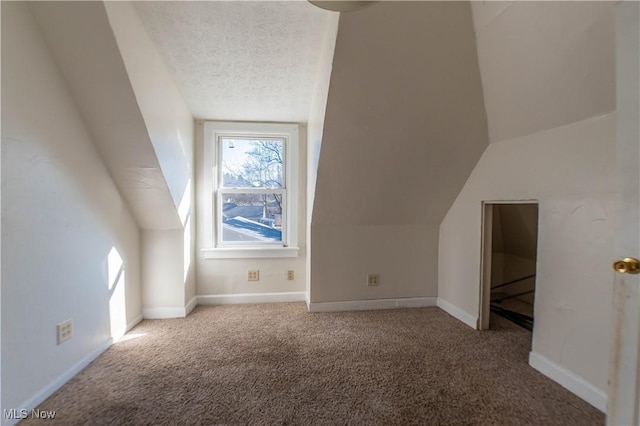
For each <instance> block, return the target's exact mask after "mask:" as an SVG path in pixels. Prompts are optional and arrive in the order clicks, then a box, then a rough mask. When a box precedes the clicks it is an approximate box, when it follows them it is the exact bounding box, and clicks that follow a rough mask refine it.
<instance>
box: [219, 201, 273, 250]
mask: <svg viewBox="0 0 640 426" xmlns="http://www.w3.org/2000/svg"><path fill="white" fill-rule="evenodd" d="M283 197H284V195H283V194H266V193H265V194H224V193H223V194H222V200H223V204H222V241H223V242H231V241H255V242H282V208H283V204H282V202H283Z"/></svg>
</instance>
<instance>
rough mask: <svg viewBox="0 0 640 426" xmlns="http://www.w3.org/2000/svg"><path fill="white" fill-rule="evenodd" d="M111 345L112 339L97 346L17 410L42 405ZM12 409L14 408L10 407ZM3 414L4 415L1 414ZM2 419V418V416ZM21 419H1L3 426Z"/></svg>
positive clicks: (29, 410) (28, 409)
mask: <svg viewBox="0 0 640 426" xmlns="http://www.w3.org/2000/svg"><path fill="white" fill-rule="evenodd" d="M112 343H113V340H112V339H108V340H106V341H105V342H104V343H102V344H101V345H100V346H98V347H97V348H96V349H95V350H94V351H93V352H91V353H90V354H89V355H87V356H86V357H84V358H83V359H81V360H80V361H79V362H78V363H76V364H75V365H74V366H73V367H71V368H70V369H69V370H68V371H67V372H66V373H64V374H62V375H61V376H60V377H58V378H57V379H55V380H54V381H53V382H51V383H49V384H48V385H47V386H45V387H44V388H42V389H40V391H38V392H37V393H36V394H35V395H34V396H33V397H31V398H30V399H29V400H28V401H25V402H24V403H23V404H21V405H20V406H18V407H15V408H17V409H24V410H27V411H28V412H31V410H33V409H34V408H36V407H37V406H38V405H40V404H42V403H43V402H44V400H45V399H47V398H49V397H50V396H51V395H52V394H53V393H54V392H55V391H57V390H58V389H60V388H61V387H62V386H63V385H64V384H65V383H67V382H68V381H69V380H71V379H72V378H73V377H74V376H75V375H76V374H78V373H79V372H80V371H82V370H83V369H84V368H85V367H86V366H87V365H89V364H90V363H91V361H93V360H94V359H96V358H98V357H99V356H100V355H101V354H102V353H103V352H104V351H106V350H107V349H109V346H111V344H112ZM11 408H14V407H11ZM3 414H4V413H3ZM3 417H4V416H3ZM20 420H21V419H4V418H3V419H2V424H3V425H15V424H17V423H18V422H19V421H20Z"/></svg>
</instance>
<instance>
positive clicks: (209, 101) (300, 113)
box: [136, 1, 332, 122]
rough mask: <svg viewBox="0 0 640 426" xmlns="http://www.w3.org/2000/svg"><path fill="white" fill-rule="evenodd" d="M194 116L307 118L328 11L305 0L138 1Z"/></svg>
mask: <svg viewBox="0 0 640 426" xmlns="http://www.w3.org/2000/svg"><path fill="white" fill-rule="evenodd" d="M136 9H137V11H138V13H139V15H140V17H141V18H142V21H143V23H144V25H145V26H146V28H147V31H148V32H149V35H150V36H151V38H152V39H153V41H154V42H155V44H156V46H157V47H158V49H159V51H160V53H161V55H162V56H163V58H164V60H165V62H166V64H167V65H168V67H169V69H170V70H171V72H172V74H173V75H174V78H175V80H176V83H177V85H178V88H179V89H180V91H181V93H182V96H183V98H184V100H185V101H186V103H187V105H188V106H189V108H190V109H191V112H192V114H193V115H194V117H195V118H201V119H218V120H256V121H258V120H259V121H294V122H306V121H307V120H308V114H309V105H310V101H311V94H312V91H313V88H314V83H315V78H316V75H317V70H318V59H319V54H318V53H319V52H320V51H321V48H322V42H323V35H324V31H325V28H326V26H327V18H328V16H329V14H331V13H332V12H326V11H323V10H321V9H318V8H316V7H314V6H312V5H311V4H309V3H308V2H306V1H288V2H287V1H284V2H271V1H268V2H137V3H136Z"/></svg>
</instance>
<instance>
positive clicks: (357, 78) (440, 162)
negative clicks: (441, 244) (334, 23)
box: [310, 2, 488, 303]
mask: <svg viewBox="0 0 640 426" xmlns="http://www.w3.org/2000/svg"><path fill="white" fill-rule="evenodd" d="M487 143H488V138H487V127H486V116H485V111H484V102H483V99H482V87H481V82H480V74H479V69H478V60H477V56H476V45H475V38H474V34H473V22H472V17H471V9H470V6H469V3H465V2H380V3H377V4H375V5H373V6H371V7H369V8H366V9H363V10H359V11H358V12H357V13H344V14H342V15H341V16H340V22H339V27H338V35H337V40H336V45H335V55H334V58H333V69H332V73H331V84H330V87H329V95H328V100H327V107H326V115H325V120H324V129H323V137H322V149H321V151H320V159H319V164H318V172H317V182H316V186H315V200H314V204H313V218H312V224H311V288H310V290H311V303H316V302H341V301H354V300H368V299H383V298H408V297H435V296H436V295H437V246H438V227H439V224H440V221H441V220H442V218H443V217H444V215H445V214H446V212H447V210H448V209H449V207H450V206H451V203H453V201H454V200H455V197H456V195H457V194H458V192H459V191H460V189H461V188H462V186H463V185H464V182H465V180H466V179H467V177H468V175H469V173H471V170H472V169H473V167H474V165H475V164H476V162H477V160H478V159H479V158H480V155H481V154H482V152H483V150H484V149H485V147H486V145H487ZM369 273H377V274H380V276H381V284H380V286H378V287H369V286H367V274H369Z"/></svg>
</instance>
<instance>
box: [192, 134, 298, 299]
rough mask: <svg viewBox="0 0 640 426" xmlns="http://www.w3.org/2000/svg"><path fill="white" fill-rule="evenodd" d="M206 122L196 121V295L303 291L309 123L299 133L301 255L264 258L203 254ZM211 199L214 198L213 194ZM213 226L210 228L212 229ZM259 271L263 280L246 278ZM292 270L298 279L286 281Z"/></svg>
mask: <svg viewBox="0 0 640 426" xmlns="http://www.w3.org/2000/svg"><path fill="white" fill-rule="evenodd" d="M203 127H204V123H203V122H202V121H197V122H196V158H197V159H198V160H197V161H196V194H197V195H196V204H197V214H196V220H197V227H196V228H197V242H196V246H197V253H196V261H197V266H196V271H197V279H196V282H197V294H198V296H213V295H232V294H253V293H286V292H304V290H305V275H306V270H305V267H306V261H305V258H306V255H307V252H306V232H305V229H306V220H305V219H306V194H305V191H306V188H307V182H306V176H307V174H306V173H307V171H306V160H307V150H306V135H307V131H306V126H301V129H300V132H299V144H300V150H299V152H298V163H299V167H298V173H299V180H298V220H299V221H298V247H300V250H299V252H298V257H294V258H266V259H265V258H262V259H207V258H205V256H204V254H203V253H202V250H203V249H207V248H211V247H207V238H206V235H205V229H206V228H207V226H205V220H210V218H207V217H206V214H205V212H206V207H205V204H204V200H205V199H207V197H205V191H206V190H207V188H206V187H205V185H204V132H203ZM208 199H211V198H210V197H209V198H208ZM209 229H211V228H209ZM256 269H257V270H259V271H260V281H247V271H249V270H256ZM289 270H293V271H294V275H295V279H294V280H292V281H289V280H287V271H289Z"/></svg>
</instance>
